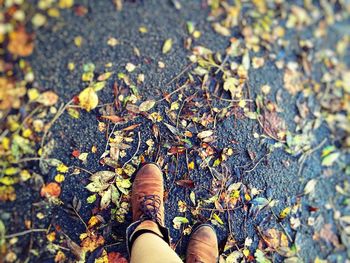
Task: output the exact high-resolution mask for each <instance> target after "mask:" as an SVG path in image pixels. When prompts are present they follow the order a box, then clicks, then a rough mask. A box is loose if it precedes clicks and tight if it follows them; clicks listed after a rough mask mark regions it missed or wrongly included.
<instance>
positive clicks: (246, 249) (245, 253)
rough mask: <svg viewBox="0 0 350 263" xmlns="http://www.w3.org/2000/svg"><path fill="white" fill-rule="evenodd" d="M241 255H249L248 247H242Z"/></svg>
mask: <svg viewBox="0 0 350 263" xmlns="http://www.w3.org/2000/svg"><path fill="white" fill-rule="evenodd" d="M243 255H244V256H245V257H248V256H249V249H248V248H245V249H243Z"/></svg>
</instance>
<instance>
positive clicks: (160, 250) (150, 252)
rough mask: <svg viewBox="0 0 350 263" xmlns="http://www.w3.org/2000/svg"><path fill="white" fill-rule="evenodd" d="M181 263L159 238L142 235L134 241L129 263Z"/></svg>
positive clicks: (146, 234) (151, 235)
mask: <svg viewBox="0 0 350 263" xmlns="http://www.w3.org/2000/svg"><path fill="white" fill-rule="evenodd" d="M145 262H147V263H164V262H167V263H182V260H181V259H180V257H179V256H178V255H177V254H176V253H175V251H174V250H172V249H171V248H170V247H169V245H168V244H167V243H166V242H165V241H164V240H163V239H162V238H160V237H159V236H157V235H155V234H152V233H144V234H142V235H140V236H139V237H138V238H136V240H135V241H134V244H133V245H132V250H131V263H145Z"/></svg>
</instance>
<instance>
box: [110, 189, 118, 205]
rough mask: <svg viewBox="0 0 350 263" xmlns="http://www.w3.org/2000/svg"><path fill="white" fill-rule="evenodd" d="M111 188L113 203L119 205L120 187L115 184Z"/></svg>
mask: <svg viewBox="0 0 350 263" xmlns="http://www.w3.org/2000/svg"><path fill="white" fill-rule="evenodd" d="M111 190H112V203H113V204H115V205H117V206H118V205H119V198H120V194H119V192H118V189H117V187H115V186H114V185H111Z"/></svg>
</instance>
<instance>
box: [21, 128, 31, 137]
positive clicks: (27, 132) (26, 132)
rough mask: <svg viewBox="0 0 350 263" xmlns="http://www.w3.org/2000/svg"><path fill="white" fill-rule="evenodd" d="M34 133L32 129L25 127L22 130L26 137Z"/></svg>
mask: <svg viewBox="0 0 350 263" xmlns="http://www.w3.org/2000/svg"><path fill="white" fill-rule="evenodd" d="M31 135H32V131H31V130H30V129H25V130H24V131H23V132H22V136H23V137H24V138H29V137H30V136H31Z"/></svg>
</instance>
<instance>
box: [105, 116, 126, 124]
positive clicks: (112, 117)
mask: <svg viewBox="0 0 350 263" xmlns="http://www.w3.org/2000/svg"><path fill="white" fill-rule="evenodd" d="M101 118H102V119H106V120H110V121H111V122H113V123H119V122H123V121H125V119H124V118H122V117H119V116H117V115H112V116H106V115H103V116H101Z"/></svg>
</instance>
